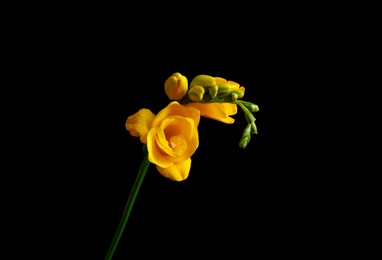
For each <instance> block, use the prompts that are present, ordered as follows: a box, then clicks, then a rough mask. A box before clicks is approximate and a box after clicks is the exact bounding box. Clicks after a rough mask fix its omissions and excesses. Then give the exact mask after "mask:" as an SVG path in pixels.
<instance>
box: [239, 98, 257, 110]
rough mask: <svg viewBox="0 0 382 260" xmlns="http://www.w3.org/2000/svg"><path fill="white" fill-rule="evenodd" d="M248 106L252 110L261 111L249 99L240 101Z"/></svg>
mask: <svg viewBox="0 0 382 260" xmlns="http://www.w3.org/2000/svg"><path fill="white" fill-rule="evenodd" d="M240 103H242V104H243V105H244V106H245V107H246V108H248V110H249V111H251V112H257V111H259V107H258V106H257V105H255V104H253V103H251V102H248V101H240Z"/></svg>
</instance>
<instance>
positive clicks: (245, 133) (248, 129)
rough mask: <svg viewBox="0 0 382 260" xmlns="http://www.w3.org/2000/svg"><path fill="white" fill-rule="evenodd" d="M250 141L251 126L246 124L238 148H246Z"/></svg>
mask: <svg viewBox="0 0 382 260" xmlns="http://www.w3.org/2000/svg"><path fill="white" fill-rule="evenodd" d="M250 140H251V125H250V124H248V125H247V126H246V127H245V129H244V131H243V135H242V137H241V139H240V142H239V146H240V147H241V148H245V147H247V145H248V143H249V141H250Z"/></svg>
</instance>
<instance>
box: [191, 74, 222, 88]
mask: <svg viewBox="0 0 382 260" xmlns="http://www.w3.org/2000/svg"><path fill="white" fill-rule="evenodd" d="M215 85H216V82H215V78H214V77H211V76H208V75H199V76H196V77H195V78H194V79H193V80H192V81H191V83H190V88H192V87H193V86H202V87H211V86H215Z"/></svg>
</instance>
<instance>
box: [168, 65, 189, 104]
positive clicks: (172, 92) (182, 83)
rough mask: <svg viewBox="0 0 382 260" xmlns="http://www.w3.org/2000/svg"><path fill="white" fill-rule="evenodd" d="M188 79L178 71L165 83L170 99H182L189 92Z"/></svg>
mask: <svg viewBox="0 0 382 260" xmlns="http://www.w3.org/2000/svg"><path fill="white" fill-rule="evenodd" d="M187 89H188V81H187V78H186V77H185V76H183V75H182V74H180V73H179V72H176V73H174V74H172V75H171V76H170V77H169V78H168V79H167V80H166V82H165V83H164V90H165V92H166V95H167V96H168V98H169V99H170V100H181V99H182V98H183V97H184V96H185V95H186V92H187Z"/></svg>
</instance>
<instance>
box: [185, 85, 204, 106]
mask: <svg viewBox="0 0 382 260" xmlns="http://www.w3.org/2000/svg"><path fill="white" fill-rule="evenodd" d="M204 92H205V90H204V88H203V87H202V86H193V87H192V88H191V89H190V91H188V97H189V98H190V99H191V100H192V101H196V102H198V101H201V100H202V99H203V95H204Z"/></svg>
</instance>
